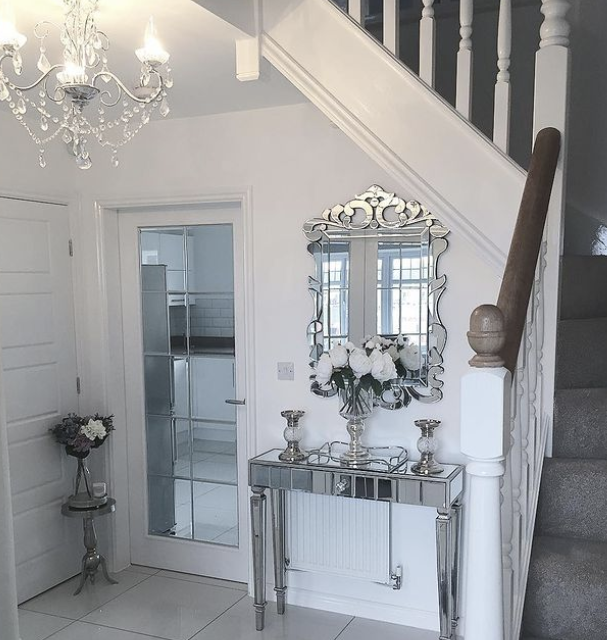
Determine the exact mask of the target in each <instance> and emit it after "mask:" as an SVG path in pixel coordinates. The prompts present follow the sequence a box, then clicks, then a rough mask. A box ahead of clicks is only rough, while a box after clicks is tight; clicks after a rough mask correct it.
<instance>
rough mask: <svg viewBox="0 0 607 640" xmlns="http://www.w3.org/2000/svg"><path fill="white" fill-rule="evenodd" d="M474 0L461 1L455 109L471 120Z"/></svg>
mask: <svg viewBox="0 0 607 640" xmlns="http://www.w3.org/2000/svg"><path fill="white" fill-rule="evenodd" d="M473 17H474V0H460V4H459V23H460V29H459V34H460V42H459V51H458V52H457V87H456V91H455V108H456V109H457V110H458V111H459V112H460V113H461V114H462V115H463V116H464V118H467V119H468V120H469V119H470V116H471V115H472V61H473V53H472V20H473Z"/></svg>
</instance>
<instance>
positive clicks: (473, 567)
mask: <svg viewBox="0 0 607 640" xmlns="http://www.w3.org/2000/svg"><path fill="white" fill-rule="evenodd" d="M461 390H462V397H461V403H462V404H461V406H462V416H461V417H462V420H461V445H462V452H463V453H464V454H465V455H466V456H467V458H468V459H469V462H468V464H467V465H466V474H467V479H468V498H467V503H466V509H465V519H464V522H465V548H464V565H465V566H466V571H465V578H464V583H463V601H464V604H465V610H464V612H463V617H464V619H465V621H466V640H504V603H503V575H502V531H501V491H500V485H501V479H502V476H503V475H504V459H505V457H506V455H507V452H508V449H507V446H508V442H507V441H508V440H509V424H510V419H509V414H510V372H509V371H507V370H506V369H504V368H503V367H497V368H484V369H472V370H471V371H470V372H469V373H467V374H466V375H465V376H464V378H463V379H462V386H461ZM479 603H481V605H480V606H479Z"/></svg>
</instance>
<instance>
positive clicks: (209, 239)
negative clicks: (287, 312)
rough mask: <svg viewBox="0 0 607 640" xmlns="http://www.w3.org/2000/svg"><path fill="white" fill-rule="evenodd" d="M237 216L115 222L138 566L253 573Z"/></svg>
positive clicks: (229, 575)
mask: <svg viewBox="0 0 607 640" xmlns="http://www.w3.org/2000/svg"><path fill="white" fill-rule="evenodd" d="M238 215H239V210H238V209H235V208H234V207H224V208H222V210H212V211H211V210H208V209H206V210H202V211H200V212H198V213H195V212H192V213H189V214H184V213H171V212H169V211H166V210H165V211H155V212H153V213H150V214H140V213H137V214H134V213H133V214H131V213H127V212H125V213H121V214H120V216H119V218H120V238H121V263H122V264H123V269H122V275H123V286H124V290H123V304H124V310H125V318H124V320H125V321H124V329H125V338H126V340H125V344H126V345H131V347H132V349H131V348H130V347H128V346H127V348H126V360H127V384H128V385H129V387H128V388H127V401H128V403H129V420H128V430H129V450H130V451H129V459H130V466H131V470H132V477H131V478H130V485H131V490H130V494H131V501H132V507H134V508H132V510H131V513H132V515H133V518H132V522H131V532H132V533H131V557H132V562H135V563H139V564H145V565H151V566H158V567H163V568H167V569H173V570H177V571H188V572H194V573H199V574H203V575H211V576H215V577H222V578H226V579H231V580H246V578H247V540H248V536H247V533H246V531H247V519H246V510H245V505H246V486H247V482H246V446H245V445H246V442H245V438H244V429H243V426H244V425H243V423H244V417H245V416H244V411H243V410H242V408H243V405H242V404H238V403H239V402H241V401H242V402H244V397H243V392H242V391H241V390H242V389H244V375H243V367H241V360H240V358H239V353H240V352H239V347H240V345H241V344H242V341H241V339H240V335H241V333H242V331H243V329H244V328H243V327H242V323H241V320H240V319H241V318H242V317H243V314H242V312H240V313H239V310H240V311H241V310H242V308H243V303H242V276H241V272H242V266H241V265H242V259H241V255H242V249H241V239H240V234H239V228H240V227H239V225H238V224H235V223H236V222H237V218H238ZM131 350H132V353H131ZM129 363H130V364H129ZM135 390H139V393H137V392H135V393H133V391H135ZM131 442H133V444H134V446H133V447H131V446H130V443H131Z"/></svg>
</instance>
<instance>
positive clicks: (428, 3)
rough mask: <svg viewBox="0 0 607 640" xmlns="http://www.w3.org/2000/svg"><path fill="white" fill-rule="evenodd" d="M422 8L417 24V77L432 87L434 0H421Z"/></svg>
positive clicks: (434, 34)
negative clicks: (420, 17)
mask: <svg viewBox="0 0 607 640" xmlns="http://www.w3.org/2000/svg"><path fill="white" fill-rule="evenodd" d="M422 1H423V3H424V8H423V11H422V19H421V21H420V24H419V77H420V78H421V79H422V80H423V81H424V82H426V83H428V84H429V85H430V86H431V87H434V75H435V55H434V54H435V44H436V43H435V41H436V23H435V21H434V0H422Z"/></svg>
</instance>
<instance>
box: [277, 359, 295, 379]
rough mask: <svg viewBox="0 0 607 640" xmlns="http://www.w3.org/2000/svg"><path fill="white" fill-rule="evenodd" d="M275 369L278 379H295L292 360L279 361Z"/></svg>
mask: <svg viewBox="0 0 607 640" xmlns="http://www.w3.org/2000/svg"><path fill="white" fill-rule="evenodd" d="M277 370H278V379H279V380H295V365H294V364H293V363H292V362H279V363H278V367H277Z"/></svg>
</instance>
